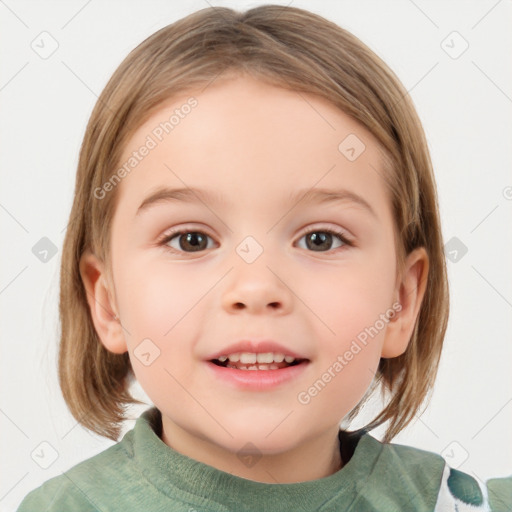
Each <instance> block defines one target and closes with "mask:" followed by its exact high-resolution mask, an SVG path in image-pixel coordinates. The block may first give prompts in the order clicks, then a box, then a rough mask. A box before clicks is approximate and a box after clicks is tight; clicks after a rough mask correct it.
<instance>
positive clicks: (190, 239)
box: [159, 230, 212, 252]
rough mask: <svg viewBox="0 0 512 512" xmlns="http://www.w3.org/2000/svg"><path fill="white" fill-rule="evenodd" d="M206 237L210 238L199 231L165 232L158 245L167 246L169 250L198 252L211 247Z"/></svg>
mask: <svg viewBox="0 0 512 512" xmlns="http://www.w3.org/2000/svg"><path fill="white" fill-rule="evenodd" d="M208 239H210V240H212V238H211V237H210V236H208V235H207V234H206V233H203V232H201V231H192V230H182V231H174V232H172V233H169V234H167V235H166V236H165V237H164V239H163V240H162V241H160V242H159V245H165V246H167V248H169V249H170V250H171V252H198V251H203V250H205V249H211V248H212V246H211V245H208ZM170 242H171V243H170Z"/></svg>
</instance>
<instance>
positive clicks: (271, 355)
mask: <svg viewBox="0 0 512 512" xmlns="http://www.w3.org/2000/svg"><path fill="white" fill-rule="evenodd" d="M228 359H229V361H230V362H231V363H238V362H240V363H242V364H255V363H264V364H270V363H282V362H283V361H286V362H287V363H293V362H294V361H295V358H294V357H292V356H285V355H284V354H281V353H279V352H264V353H261V354H254V353H251V352H242V353H235V354H228V355H225V356H220V357H218V360H219V361H220V362H222V363H224V362H226V361H227V360H228Z"/></svg>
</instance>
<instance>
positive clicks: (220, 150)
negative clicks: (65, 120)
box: [101, 78, 412, 461]
mask: <svg viewBox="0 0 512 512" xmlns="http://www.w3.org/2000/svg"><path fill="white" fill-rule="evenodd" d="M189 97H190V95H188V94H183V95H182V96H180V97H179V98H177V99H175V100H173V101H172V102H169V104H168V105H167V106H166V107H165V108H162V109H161V110H160V111H158V113H157V114H155V115H154V116H153V117H151V118H150V119H149V120H148V121H147V122H146V123H145V124H144V125H143V126H142V127H140V129H138V130H137V132H136V133H135V134H134V136H133V138H132V139H131V140H130V142H129V143H128V145H127V147H126V149H125V152H124V158H123V160H122V163H125V162H126V161H128V159H129V158H130V156H132V154H133V152H134V151H138V152H139V156H140V153H142V152H141V151H139V148H141V147H142V146H144V145H145V144H147V142H148V140H149V139H148V136H150V137H151V139H152V140H153V141H154V142H156V147H152V148H151V149H150V150H149V151H148V154H147V156H145V157H144V158H141V161H140V162H138V163H137V165H136V166H135V167H134V168H133V169H132V170H131V172H130V173H129V174H128V175H127V176H126V177H125V178H124V179H123V180H122V182H121V184H119V185H117V187H118V190H117V193H119V194H120V196H119V198H118V199H119V202H118V206H117V209H116V213H115V217H114V220H113V225H112V265H113V279H114V283H115V297H114V295H112V297H113V302H112V308H113V310H114V311H115V312H116V313H117V314H118V316H119V318H120V322H121V325H122V329H119V331H116V328H115V324H114V326H112V325H111V326H110V329H109V330H108V332H106V331H105V332H103V333H102V335H101V337H102V340H103V342H104V343H105V344H106V345H107V346H108V347H109V348H110V350H112V351H115V352H125V351H126V350H128V351H129V354H130V359H131V362H132V365H133V369H134V371H135V374H136V376H137V379H138V381H139V382H140V384H141V386H142V388H143V389H144V390H145V392H146V393H147V395H148V396H149V398H150V399H151V400H152V401H153V402H154V404H155V405H156V406H157V407H158V408H159V409H160V411H161V412H162V416H163V425H164V435H165V436H166V438H167V439H169V440H170V443H171V444H172V443H173V440H174V442H175V443H176V445H177V446H178V445H179V443H181V442H183V443H184V446H185V444H186V442H187V441H186V440H188V441H190V440H191V439H195V440H199V441H198V442H199V443H201V444H200V446H201V451H202V453H206V452H207V450H208V449H207V448H206V447H210V448H211V453H215V454H216V455H215V456H216V457H217V459H218V458H219V453H220V452H222V451H223V450H227V451H228V452H233V453H236V452H237V451H238V450H239V449H240V448H241V447H243V446H244V445H245V444H246V443H247V442H250V443H252V444H253V445H255V446H256V447H257V449H258V450H259V451H260V452H261V453H268V454H270V453H281V452H284V451H286V450H292V449H296V448H298V447H299V446H301V445H303V444H305V443H308V442H309V441H311V440H312V439H318V438H320V437H322V436H324V438H325V439H327V437H329V436H332V435H335V433H336V432H337V430H338V424H339V421H340V420H341V419H342V418H343V417H344V416H345V415H346V414H347V413H348V412H349V411H350V410H351V409H352V408H353V407H354V406H355V405H356V404H357V403H358V401H359V400H360V399H361V397H362V396H363V394H364V392H365V391H366V390H367V388H368V386H369V385H370V383H371V381H372V379H373V377H374V374H375V372H376V369H377V366H378V363H379V360H380V358H381V357H383V356H384V357H386V356H389V357H391V356H396V355H399V354H400V353H401V352H403V350H405V348H406V345H407V341H408V336H410V329H409V331H407V329H405V330H406V331H407V332H405V333H404V332H402V330H403V329H404V325H403V324H402V325H401V324H400V320H397V319H398V318H399V317H400V315H399V314H395V315H394V317H393V314H391V315H390V311H392V312H393V313H396V311H395V310H393V304H395V306H397V302H396V300H397V299H401V295H400V294H399V286H398V285H397V282H396V274H395V273H396V252H395V247H394V242H393V240H394V239H393V217H392V211H391V203H390V197H389V195H388V192H387V189H386V187H385V184H384V181H383V178H382V174H383V169H382V164H381V160H380V156H379V153H378V151H377V146H376V142H375V140H374V139H373V137H372V136H371V135H370V134H369V133H368V132H367V131H365V130H364V129H362V128H361V127H360V126H359V125H358V124H357V123H356V122H354V121H353V120H352V119H351V118H349V117H347V116H346V115H345V114H343V113H342V112H341V111H339V110H338V109H336V108H335V107H334V106H332V105H331V104H330V103H328V102H326V101H324V100H320V99H318V98H316V97H314V96H311V95H306V94H297V93H295V92H290V91H285V90H283V89H279V88H274V87H272V86H269V85H265V84H263V83H261V82H257V81H253V80H250V79H248V78H237V79H235V80H232V81H226V82H223V83H216V82H213V83H212V84H211V85H210V86H209V87H207V88H206V89H205V91H204V92H195V93H194V97H195V98H196V99H197V106H195V107H193V108H190V109H187V108H185V109H182V110H180V112H181V113H182V118H181V117H180V116H179V115H178V116H177V117H175V118H174V122H175V125H174V127H173V128H172V131H170V132H169V133H168V134H166V133H165V131H164V132H163V136H162V134H160V135H161V137H160V138H161V139H162V140H161V141H160V140H158V137H157V136H155V133H160V131H161V130H160V131H159V130H158V129H157V130H155V129H156V128H157V127H159V125H160V123H165V122H166V121H169V118H170V117H171V115H172V114H173V112H174V111H175V109H180V107H181V106H182V105H184V104H185V103H186V102H187V99H188V98H189ZM185 110H186V111H187V112H189V113H188V114H186V115H185V114H183V112H184V111H185ZM177 118H179V121H178V122H176V119H177ZM351 134H355V136H357V138H358V139H360V141H362V142H363V143H364V145H365V146H366V147H365V149H364V151H363V152H362V153H361V154H360V155H359V156H358V153H359V152H360V151H361V148H362V146H360V145H359V144H360V142H358V141H357V139H355V138H354V135H351ZM347 137H350V138H349V139H348V140H347V141H345V142H344V143H343V144H342V146H341V150H340V149H339V146H340V143H342V141H344V140H345V139H346V138H347ZM152 145H153V144H151V143H150V144H148V147H149V146H152ZM351 147H353V148H354V151H351V150H350V148H351ZM143 152H144V151H143ZM347 156H349V157H350V159H349V158H347ZM354 156H355V157H357V158H356V159H355V160H354ZM351 160H353V161H351ZM132 163H133V162H132ZM121 165H122V164H121ZM159 187H168V188H186V189H188V188H190V189H202V190H203V191H205V192H206V193H207V194H208V195H209V197H208V198H203V197H202V198H201V199H202V200H199V199H197V198H196V197H195V196H194V195H193V194H192V196H191V198H190V200H187V201H181V200H173V201H160V202H156V203H154V204H153V205H151V207H147V208H144V209H142V210H141V211H139V212H138V208H139V206H140V205H141V204H142V203H143V201H144V200H145V198H147V197H148V196H150V195H151V194H152V193H153V192H154V191H155V190H156V189H157V188H159ZM317 189H326V190H332V191H340V190H341V189H343V190H345V191H349V192H351V193H353V194H357V195H358V196H360V197H361V198H363V199H364V201H365V202H366V203H368V205H369V208H368V207H366V206H363V205H362V204H360V203H358V202H354V201H351V200H349V199H345V200H343V201H333V200H331V201H324V202H320V201H316V200H314V199H313V200H311V201H306V200H301V197H302V195H303V194H304V192H305V191H310V192H311V191H315V190H317ZM110 193H112V192H110ZM370 208H371V209H370ZM171 228H176V229H177V230H183V231H185V232H192V233H196V232H200V233H201V234H202V238H201V237H200V236H199V235H196V237H195V238H194V235H193V234H192V235H191V236H192V238H191V239H187V237H186V236H185V235H182V236H176V237H175V238H173V239H172V241H171V242H168V243H167V246H166V245H164V244H162V245H158V240H159V239H163V238H164V237H165V235H166V234H168V233H169V232H170V230H171ZM332 229H334V230H337V231H338V232H342V233H344V234H346V238H347V239H349V240H351V241H353V244H354V245H353V246H350V245H346V244H344V243H343V242H341V240H340V239H338V238H337V236H336V235H332V238H330V239H329V236H328V234H326V233H325V232H326V230H332ZM306 235H307V236H306ZM322 236H323V238H322ZM180 242H181V246H180ZM180 247H181V248H180ZM194 248H198V249H199V250H196V251H194V250H193V249H194ZM315 249H316V250H315ZM260 252H261V253H260ZM252 259H254V261H252ZM386 312H387V313H386ZM386 314H387V315H388V316H386ZM390 317H393V320H391V321H389V318H390ZM383 319H387V320H383ZM410 327H411V329H412V325H411V326H410ZM365 328H366V329H367V331H365ZM371 329H373V330H371ZM368 330H370V331H368ZM364 332H366V337H365V335H364V334H362V333H364ZM368 332H371V333H372V335H369V334H368ZM365 338H366V339H365ZM246 339H248V340H254V341H258V340H274V341H275V342H277V343H279V344H281V345H283V346H284V347H286V348H287V349H289V350H290V351H293V352H295V353H297V354H299V355H301V356H302V357H304V358H307V359H308V360H309V362H307V363H306V364H304V365H303V368H302V370H301V371H300V372H299V373H298V374H297V375H296V376H295V377H294V378H292V379H290V380H287V381H285V382H283V383H281V384H279V385H275V386H273V387H272V386H271V387H267V388H265V389H262V390H255V389H243V388H242V387H240V386H238V385H236V384H234V383H232V382H228V381H226V380H224V379H221V378H219V376H218V375H217V373H218V371H213V370H212V363H211V362H209V360H208V358H209V356H212V355H213V354H215V353H218V352H220V353H222V352H223V349H225V348H226V347H228V346H229V345H232V344H233V343H235V342H237V341H240V340H246ZM363 339H365V342H366V343H364V342H363V341H362V340H363ZM143 340H146V341H143ZM148 340H150V341H148ZM144 354H145V355H144ZM350 354H351V355H352V357H350ZM226 355H227V354H226ZM155 357H156V358H155ZM340 358H341V359H340ZM341 361H343V362H341ZM336 362H338V363H339V365H336ZM340 367H341V369H340ZM227 371H232V372H241V371H243V370H227ZM245 371H246V372H247V371H258V372H264V371H273V372H276V373H278V372H280V371H282V370H245ZM327 373H330V375H327ZM329 377H330V378H329ZM319 381H320V383H319ZM315 385H316V390H317V391H316V393H315V390H314V389H313V390H312V389H311V388H312V387H315ZM326 436H327V437H326ZM190 453H192V452H190ZM233 460H235V461H236V459H233Z"/></svg>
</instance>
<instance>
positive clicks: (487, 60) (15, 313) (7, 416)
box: [0, 0, 512, 511]
mask: <svg viewBox="0 0 512 512" xmlns="http://www.w3.org/2000/svg"><path fill="white" fill-rule="evenodd" d="M261 3H263V2H244V1H229V2H213V1H212V2H207V1H206V0H195V1H190V2H187V3H185V2H177V1H169V0H162V1H156V0H152V1H126V0H123V1H120V0H118V1H109V2H100V1H98V0H89V1H86V0H73V1H67V2H64V1H61V2H50V1H39V2H37V1H32V2H28V1H14V0H2V1H0V20H1V29H0V41H1V42H0V53H1V56H0V62H1V65H2V67H1V73H0V101H1V112H2V114H1V116H0V129H1V138H0V143H1V148H0V165H1V186H0V223H1V228H2V231H1V232H2V241H1V243H2V255H3V257H2V264H1V266H0V306H1V312H2V324H1V326H2V330H1V335H2V338H1V343H2V357H1V359H0V361H1V363H0V364H1V371H0V378H1V391H2V393H1V403H0V428H1V434H2V435H1V449H2V451H1V453H2V468H3V470H2V480H1V482H0V510H2V511H12V510H15V508H16V507H17V505H18V504H19V502H20V501H21V499H22V498H23V497H24V496H25V495H26V494H27V493H28V492H29V491H30V490H31V489H33V488H35V487H37V486H39V485H40V484H41V483H43V482H44V481H46V480H48V479H49V478H51V477H53V476H56V475H59V474H61V473H62V472H63V471H65V470H67V469H69V468H70V467H71V466H72V465H74V464H76V463H78V462H80V461H82V460H84V459H86V458H89V457H91V456H93V455H95V454H96V453H98V452H100V451H103V450H104V449H106V448H107V447H108V446H111V445H112V444H113V442H112V441H109V440H107V439H104V438H101V437H98V436H96V435H93V434H90V433H89V432H88V431H86V430H85V429H83V428H82V427H81V426H80V425H78V424H77V422H76V421H75V420H74V419H73V417H72V416H71V414H70V413H69V411H68V410H67V408H66V405H65V403H64V401H63V399H62V396H61V393H60V389H59V387H58V383H57V373H56V355H57V352H56V349H57V344H58V334H59V324H58V309H57V307H58V294H59V291H58V287H59V266H60V255H61V248H62V242H63V239H64V233H65V228H66V224H67V220H68V214H69V211H70V207H71V202H72V192H73V187H74V182H75V173H76V165H77V160H78V151H79V147H80V144H81V140H82V137H83V134H84V130H85V126H86V123H87V120H88V118H89V115H90V113H91V111H92V108H93V106H94V104H95V102H96V99H97V96H98V95H99V94H100V92H101V90H102V89H103V87H104V86H105V84H106V82H107V81H108V79H109V78H110V76H111V74H112V73H113V72H114V70H115V69H116V68H117V66H118V65H119V64H120V63H121V61H122V60H123V59H124V57H125V56H126V55H127V54H128V52H129V51H130V50H132V49H133V48H134V47H135V46H137V45H138V44H139V43H141V42H142V41H143V40H144V39H145V38H146V37H148V36H149V35H151V34H152V33H154V32H155V31H156V30H158V29H160V28H162V27H163V26H165V25H167V24H169V23H172V22H173V21H175V20H177V19H179V18H182V17H183V16H186V15H187V14H190V13H191V12H194V11H196V10H198V9H202V8H204V7H208V5H213V6H227V7H234V8H237V9H240V10H245V9H246V8H250V7H254V6H256V5H259V4H261ZM276 3H278V4H280V5H292V6H295V7H302V8H306V9H309V10H311V11H313V12H316V13H317V14H320V15H323V16H324V17H326V18H328V19H330V20H332V21H334V22H336V23H338V24H339V25H341V26H342V27H344V28H346V29H348V30H350V31H351V32H353V33H354V34H355V35H356V36H357V37H359V38H360V39H361V40H362V41H363V42H364V43H366V44H367V45H368V46H369V47H370V48H372V49H373V50H374V51H375V52H376V53H377V54H378V55H379V56H380V57H382V58H383V59H384V61H385V62H386V63H387V64H388V65H389V66H390V67H391V69H393V71H395V73H396V74H397V75H398V77H399V78H400V79H401V81H402V82H403V84H404V85H405V87H406V88H407V90H408V91H409V94H410V95H411V97H412V99H413V101H414V103H415V105H416V108H417V110H418V112H419V115H420V117H421V119H422V122H423V125H424V129H425V132H426V135H427V139H428V143H429V147H430V150H431V155H432V160H433V163H434V168H435V174H436V179H437V184H438V192H439V200H440V208H441V217H442V226H443V236H444V240H445V243H446V244H447V246H446V249H447V250H446V251H445V252H446V255H447V260H448V271H449V280H450V285H451V290H450V294H451V316H450V322H449V327H448V331H447V334H446V340H445V346H444V349H443V355H442V359H441V365H440V369H439V375H438V379H437V383H436V387H435V389H434V392H433V394H432V397H431V400H430V403H429V406H428V408H427V409H426V411H425V412H424V413H423V414H422V415H421V416H417V417H416V418H415V420H414V421H413V423H412V424H411V425H410V426H408V427H407V428H406V429H405V430H404V431H403V432H402V433H400V434H399V435H398V436H397V437H396V438H395V439H394V440H393V442H396V443H400V444H407V445H410V446H414V447H417V448H421V449H425V450H429V451H433V452H436V453H439V454H441V455H443V457H445V459H446V460H447V462H448V463H449V464H450V465H451V466H452V467H455V468H458V469H460V470H461V471H465V472H467V473H469V474H472V475H474V476H475V477H477V478H479V479H481V480H485V479H487V478H491V477H493V476H504V475H507V474H512V437H511V435H510V432H511V425H512V379H511V375H512V343H511V333H512V325H511V323H512V314H511V313H512V279H511V274H512V272H511V262H512V258H511V254H512V229H511V228H512V226H511V224H512V223H511V210H512V200H511V199H512V175H511V172H510V169H511V168H512V151H511V142H510V141H511V140H512V117H511V113H512V69H511V65H510V62H511V60H510V55H511V46H512V45H511V40H512V30H511V29H512V23H511V21H512V2H511V1H510V0H500V1H496V0H480V1H471V2H470V1H424V0H415V1H412V0H396V1H368V0H364V1H361V0H357V1H356V0H353V1H348V0H343V1H336V2H334V1H315V2H313V1H298V0H295V1H292V2H290V1H289V0H288V1H285V2H280V1H279V2H276ZM42 39H44V44H42V43H41V42H40V41H41V40H42ZM43 46H44V49H43V48H42V47H43ZM45 51H46V52H50V51H53V53H52V54H51V55H47V54H45V53H44V52H45ZM42 239H43V240H42ZM38 244H39V245H38ZM41 244H46V245H45V247H47V246H50V247H51V246H54V252H55V254H52V253H51V252H50V253H49V254H48V259H47V261H42V260H41V259H40V257H38V253H39V251H38V248H40V247H41ZM454 251H455V252H454ZM134 392H136V393H137V394H138V396H139V397H141V396H142V397H144V396H145V395H144V394H143V392H142V390H140V388H138V387H136V388H135V390H134ZM146 400H147V404H148V407H149V406H150V405H151V403H150V402H149V400H148V399H147V398H146ZM377 407H378V402H373V403H371V404H369V406H368V407H367V408H366V409H365V410H364V414H363V416H361V417H360V418H359V419H358V420H357V421H356V422H354V423H353V426H354V427H355V426H362V425H363V424H364V423H365V422H366V421H368V420H369V419H371V418H372V417H373V415H374V414H375V413H376V412H377ZM145 408H147V407H142V408H139V409H135V408H134V409H132V410H131V411H130V413H131V415H132V417H133V418H135V417H137V416H138V414H139V413H140V412H141V411H142V410H144V409H145ZM133 424H134V420H129V421H127V422H126V424H125V425H124V430H123V432H126V431H127V430H128V429H130V428H132V427H133ZM382 433H383V428H380V429H377V430H375V431H373V435H374V436H375V437H378V438H379V436H381V435H382Z"/></svg>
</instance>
